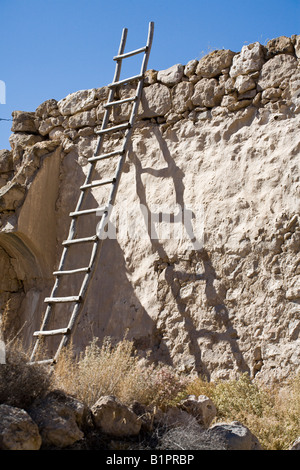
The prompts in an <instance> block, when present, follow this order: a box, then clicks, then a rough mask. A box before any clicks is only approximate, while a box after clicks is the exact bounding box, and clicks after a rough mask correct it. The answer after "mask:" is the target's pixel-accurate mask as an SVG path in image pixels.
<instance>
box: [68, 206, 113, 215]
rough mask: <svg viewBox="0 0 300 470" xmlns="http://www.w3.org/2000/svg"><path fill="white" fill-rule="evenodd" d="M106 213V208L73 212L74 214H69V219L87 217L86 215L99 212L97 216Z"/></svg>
mask: <svg viewBox="0 0 300 470" xmlns="http://www.w3.org/2000/svg"><path fill="white" fill-rule="evenodd" d="M106 211H107V207H96V208H95V209H85V210H83V211H75V212H70V217H78V216H79V215H88V214H94V213H95V212H99V215H100V213H101V215H103V214H104V212H106Z"/></svg>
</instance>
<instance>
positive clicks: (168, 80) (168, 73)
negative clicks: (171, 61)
mask: <svg viewBox="0 0 300 470" xmlns="http://www.w3.org/2000/svg"><path fill="white" fill-rule="evenodd" d="M183 72H184V67H183V65H181V64H176V65H173V66H172V67H169V68H168V69H166V70H160V71H159V72H158V73H157V80H158V81H159V82H161V83H162V84H163V85H167V86H174V85H176V83H179V82H180V80H181V79H182V76H183Z"/></svg>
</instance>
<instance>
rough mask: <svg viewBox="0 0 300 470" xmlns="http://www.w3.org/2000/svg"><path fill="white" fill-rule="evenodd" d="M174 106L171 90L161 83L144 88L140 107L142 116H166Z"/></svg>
mask: <svg viewBox="0 0 300 470" xmlns="http://www.w3.org/2000/svg"><path fill="white" fill-rule="evenodd" d="M171 106H172V102H171V94H170V90H169V88H168V87H167V86H165V85H162V84H161V83H155V84H154V85H152V86H151V87H146V88H144V89H143V93H142V99H141V104H140V108H139V116H140V118H143V119H145V118H151V117H156V116H164V115H165V114H166V113H167V112H168V111H169V110H170V109H171Z"/></svg>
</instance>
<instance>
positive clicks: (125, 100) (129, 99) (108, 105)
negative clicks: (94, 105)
mask: <svg viewBox="0 0 300 470" xmlns="http://www.w3.org/2000/svg"><path fill="white" fill-rule="evenodd" d="M136 100H137V97H136V96H132V97H131V98H124V99H123V100H116V101H110V102H109V103H106V104H105V105H104V106H103V107H104V108H109V107H111V106H117V105H119V104H123V103H130V102H131V101H136Z"/></svg>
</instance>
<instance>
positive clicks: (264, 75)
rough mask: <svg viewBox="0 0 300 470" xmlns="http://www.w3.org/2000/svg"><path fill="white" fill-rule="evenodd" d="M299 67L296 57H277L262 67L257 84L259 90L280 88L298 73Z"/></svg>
mask: <svg viewBox="0 0 300 470" xmlns="http://www.w3.org/2000/svg"><path fill="white" fill-rule="evenodd" d="M297 66H298V63H297V59H296V58H295V57H293V56H290V55H286V54H279V55H276V56H275V57H273V58H272V59H270V60H268V61H267V62H266V63H265V64H264V65H263V66H262V69H261V72H260V76H259V80H258V83H257V87H258V90H265V89H266V88H274V87H279V86H280V85H281V83H282V81H283V80H284V79H287V78H289V77H290V76H291V75H292V74H293V73H294V72H295V71H296V69H297Z"/></svg>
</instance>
